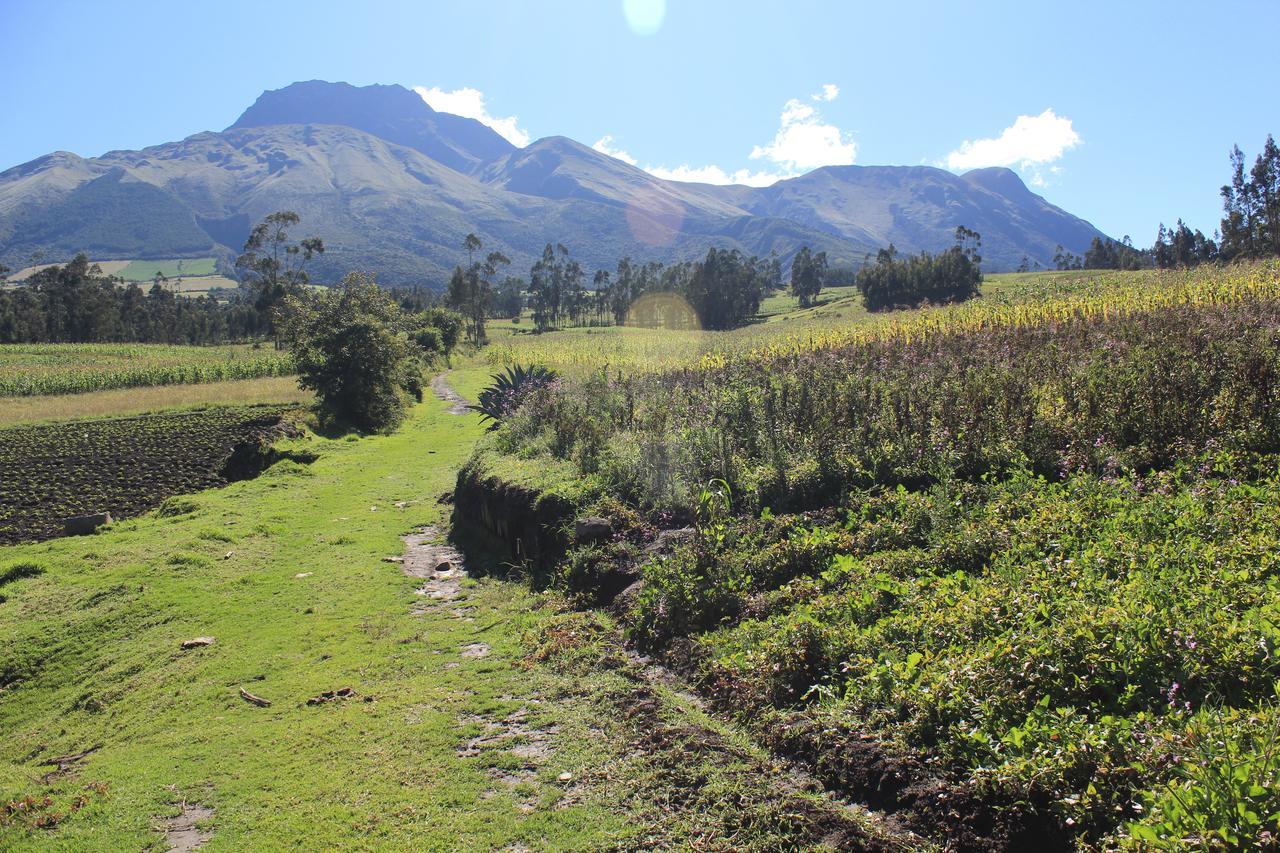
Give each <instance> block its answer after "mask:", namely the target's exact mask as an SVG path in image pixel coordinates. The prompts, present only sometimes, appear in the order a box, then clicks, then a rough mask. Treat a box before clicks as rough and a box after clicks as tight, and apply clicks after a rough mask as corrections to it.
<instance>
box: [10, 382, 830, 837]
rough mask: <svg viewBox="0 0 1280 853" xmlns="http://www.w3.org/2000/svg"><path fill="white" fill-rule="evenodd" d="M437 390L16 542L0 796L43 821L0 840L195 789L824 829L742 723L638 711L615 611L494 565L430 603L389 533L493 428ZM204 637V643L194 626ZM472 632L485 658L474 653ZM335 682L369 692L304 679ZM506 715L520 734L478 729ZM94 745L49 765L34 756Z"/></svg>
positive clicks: (532, 828)
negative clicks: (290, 457)
mask: <svg viewBox="0 0 1280 853" xmlns="http://www.w3.org/2000/svg"><path fill="white" fill-rule="evenodd" d="M453 376H454V378H455V380H457V382H458V384H459V386H460V387H463V388H472V387H475V385H476V384H477V383H479V382H480V381H482V380H483V374H482V373H480V372H479V371H471V372H467V371H466V370H462V371H455V372H454V374H453ZM446 408H447V407H446V405H444V404H442V403H440V402H438V401H436V400H434V399H430V400H428V401H427V402H425V403H423V404H422V405H420V406H418V407H416V408H415V410H414V411H413V414H412V417H411V419H410V420H409V422H408V423H407V424H406V425H405V426H404V427H403V428H402V429H401V430H400V431H399V432H398V433H396V434H394V435H391V436H379V437H367V438H357V437H355V436H347V437H341V438H335V439H324V438H319V437H315V436H308V437H304V438H299V439H296V440H293V441H292V442H289V443H288V444H292V445H293V446H295V447H296V448H297V449H305V450H308V451H311V452H315V453H318V454H319V458H318V460H317V461H315V462H314V463H313V464H312V465H310V466H306V467H304V466H299V465H296V464H293V463H291V462H282V463H279V464H278V465H277V466H275V467H274V468H272V469H271V470H270V471H268V472H267V473H266V474H264V475H263V476H262V477H260V478H259V479H257V480H253V481H246V482H242V483H237V484H234V485H232V486H230V487H227V488H225V489H221V490H216V491H209V492H204V493H200V494H198V495H194V496H191V497H189V498H181V499H177V500H174V501H171V502H170V503H169V504H167V505H166V507H167V509H162V510H161V511H160V512H159V513H157V514H153V515H149V516H144V517H141V518H138V519H135V520H131V521H127V522H122V523H117V524H116V525H113V526H112V527H111V528H108V529H106V530H105V531H103V532H100V533H99V534H97V535H94V536H90V537H82V538H72V539H59V540H53V541H50V542H46V543H42V544H38V545H24V546H13V547H8V548H0V577H4V578H12V580H11V581H10V582H7V583H5V585H4V587H3V595H4V596H5V597H6V599H7V600H4V601H3V602H2V603H0V685H3V688H2V691H0V731H3V732H4V733H5V736H4V738H2V739H0V804H7V803H11V802H16V801H21V800H23V798H27V797H30V798H32V800H31V801H32V802H35V803H36V804H37V809H36V812H35V816H36V817H39V816H40V815H46V816H47V815H50V814H53V815H54V819H52V820H51V823H52V824H53V825H52V826H51V827H47V828H36V827H33V826H32V823H33V821H34V818H33V817H30V816H28V817H23V816H22V815H16V816H15V813H14V812H13V811H12V810H11V809H10V810H9V811H8V812H5V811H4V810H3V809H0V848H3V849H5V850H38V849H49V848H51V847H56V848H57V849H67V850H107V849H163V846H164V844H163V836H162V834H161V833H160V832H158V831H157V829H156V828H157V827H158V826H162V825H163V822H164V820H165V819H166V818H168V817H170V816H173V815H175V814H177V813H178V811H179V809H180V807H181V803H183V802H189V803H198V804H200V805H203V806H207V807H210V808H212V809H214V816H213V818H212V820H211V825H210V827H209V828H210V829H211V830H212V832H213V835H212V838H211V840H210V841H209V843H208V844H207V845H206V848H205V849H208V850H211V851H214V850H242V849H277V848H283V847H290V846H298V845H301V846H304V847H307V848H315V849H323V848H332V847H367V846H370V845H377V846H380V847H386V848H389V849H404V850H408V849H414V850H417V849H431V850H436V849H440V850H444V849H502V848H505V847H509V846H525V847H532V848H535V849H598V848H600V847H605V846H618V847H621V848H623V849H628V848H634V847H637V846H643V845H644V844H646V843H654V844H658V845H659V846H663V845H670V844H676V845H679V844H682V843H688V842H689V841H690V840H691V839H694V838H716V837H719V838H721V839H727V838H730V837H735V838H738V839H740V840H745V841H749V840H750V839H755V842H754V843H756V844H757V846H758V847H760V849H775V848H776V847H778V846H792V847H795V846H812V845H813V844H815V843H817V840H818V838H819V837H820V836H814V835H813V833H814V832H815V831H816V830H814V829H813V828H812V826H809V824H806V823H805V821H804V820H800V819H798V818H794V817H787V815H791V814H792V813H793V812H794V810H795V809H796V808H801V807H803V808H804V809H806V810H810V811H812V810H814V809H819V810H822V809H825V810H827V812H831V809H832V807H831V806H830V804H828V803H826V802H825V801H824V800H822V799H821V798H819V797H817V796H816V795H812V794H806V793H803V792H792V793H787V794H786V795H785V796H780V795H778V794H777V793H776V791H775V789H776V788H777V784H778V783H777V782H776V779H777V778H780V777H779V776H778V774H779V770H778V769H776V768H773V767H770V768H769V769H763V768H764V766H765V765H763V764H762V763H761V762H765V761H767V757H766V756H764V755H763V754H761V753H760V752H759V751H758V750H754V751H752V749H751V748H749V747H748V746H747V745H743V744H737V742H736V741H734V742H733V744H735V745H725V746H719V747H715V748H711V747H705V744H704V745H702V746H699V747H698V748H697V749H694V750H693V751H692V752H691V751H689V750H690V749H692V744H690V743H689V742H688V738H689V737H690V736H691V735H690V734H689V733H690V732H692V733H693V735H696V736H697V737H698V738H699V739H702V738H707V739H710V740H712V741H717V742H719V741H723V742H725V743H726V744H727V743H729V740H730V739H732V738H733V737H734V735H732V733H731V732H728V731H726V730H723V729H717V728H716V727H717V726H720V725H721V724H718V723H715V722H714V721H710V720H704V719H702V718H701V716H700V714H699V712H698V711H697V709H696V708H692V707H690V706H689V703H688V701H687V699H680V698H678V697H672V696H670V695H665V694H669V693H670V691H664V690H659V691H658V693H662V694H664V696H663V697H660V699H661V701H660V708H661V710H660V711H656V712H654V713H656V714H657V715H658V716H657V717H652V716H639V717H634V719H633V716H634V714H635V713H636V709H637V706H636V704H635V702H634V701H633V700H634V698H635V696H636V690H637V687H636V685H637V684H638V683H642V682H643V678H642V676H641V675H640V671H639V669H637V668H636V667H634V666H633V665H632V664H629V663H628V662H627V661H625V660H623V659H622V658H621V657H620V656H619V655H618V646H617V641H616V638H615V637H613V635H612V634H611V633H610V630H611V629H610V626H609V623H608V620H607V619H605V620H602V619H599V618H596V619H594V620H593V621H592V622H591V625H589V626H588V625H582V624H578V623H577V622H575V621H574V620H575V618H576V617H572V616H560V615H559V613H560V611H559V608H558V606H556V604H555V599H553V598H547V597H543V596H536V595H534V594H533V593H531V592H529V591H528V590H527V588H526V587H524V586H523V585H522V584H519V583H510V582H505V581H502V580H497V579H485V580H475V581H466V582H465V584H464V589H463V594H464V598H463V599H460V600H458V601H457V602H452V603H448V604H445V605H442V606H438V607H435V608H427V609H426V612H424V613H421V614H415V613H414V611H415V609H419V608H421V607H422V605H423V604H424V601H425V599H424V598H422V597H420V596H418V595H415V593H414V590H415V588H416V587H417V586H418V585H419V584H420V583H421V582H420V581H415V580H413V579H410V578H406V577H404V576H403V575H402V573H401V571H400V568H399V566H398V565H396V564H394V563H388V562H384V561H383V559H382V558H383V557H385V556H387V555H395V554H399V553H400V552H401V551H402V544H401V541H400V537H401V535H402V534H404V533H406V532H408V531H410V530H412V529H414V528H415V527H418V526H420V525H425V524H441V523H443V522H444V521H445V518H446V517H445V513H446V512H447V508H445V507H442V506H441V505H440V504H438V503H436V497H437V496H438V495H440V494H441V493H442V492H445V491H447V490H448V489H449V488H450V487H451V486H452V484H453V482H454V477H455V474H456V471H457V468H458V467H459V466H460V465H461V463H462V462H463V461H464V460H465V459H466V457H467V455H468V454H469V453H470V450H471V447H472V445H473V443H474V442H475V441H476V439H477V438H478V437H479V436H480V435H481V433H482V431H483V428H482V426H481V424H480V422H479V418H478V416H476V415H464V416H455V415H450V414H447V413H446ZM396 502H408V503H407V504H406V505H405V506H403V507H401V508H397V507H396V506H395V504H396ZM299 574H307V576H306V577H297V575H299ZM455 611H456V612H455ZM566 619H568V620H569V621H568V622H566V621H565V620H566ZM588 628H590V629H591V630H587V629H588ZM196 636H212V637H214V638H216V640H215V642H214V644H213V645H212V646H209V647H206V648H201V649H194V650H188V651H183V650H181V649H180V648H179V644H180V643H181V642H182V641H183V640H187V639H190V638H193V637H196ZM476 642H484V643H487V644H488V645H489V646H490V648H491V652H490V654H489V655H488V656H487V657H482V658H478V659H477V658H470V657H466V656H464V655H463V654H462V649H463V648H464V647H466V646H467V645H469V644H472V643H476ZM530 649H534V650H535V651H536V660H538V661H541V662H540V663H531V662H529V661H528V660H526V653H528V652H529V651H530ZM605 657H609V658H610V660H611V661H612V662H611V663H610V664H609V665H607V666H601V665H600V664H599V661H600V660H602V659H604V658H605ZM241 687H244V688H246V689H247V690H249V691H250V692H252V693H254V694H256V695H258V696H262V697H266V698H268V699H270V700H271V701H272V702H273V704H272V706H271V707H269V708H260V707H257V706H254V705H251V704H249V703H247V702H245V701H243V700H242V699H241V698H240V697H239V695H238V690H239V689H240V688H241ZM341 687H351V688H353V689H354V690H355V691H357V692H358V693H359V694H360V697H359V698H357V699H354V700H349V701H346V702H340V703H331V704H325V705H320V706H308V705H307V704H305V702H306V699H307V698H309V697H313V696H316V695H318V694H320V693H321V692H323V691H326V690H333V689H336V688H341ZM365 698H367V699H368V700H369V701H364V699H365ZM521 714H523V715H524V716H523V718H522V719H521V718H520V715H521ZM513 715H515V716H514V717H513ZM512 719H516V720H517V721H518V723H519V728H518V729H512V728H511V726H510V721H511V720H512ZM664 721H665V722H664ZM691 726H694V728H691ZM664 727H665V728H664ZM667 730H670V732H672V733H673V734H672V737H671V739H670V745H669V746H665V747H664V746H661V745H657V746H655V745H654V743H653V742H652V738H653V736H654V732H655V731H658V732H662V731H667ZM494 732H498V733H499V734H507V735H513V736H512V737H510V738H508V739H507V740H505V741H502V742H501V743H493V742H485V741H482V742H480V743H479V744H478V746H476V749H475V751H474V754H473V753H470V752H466V751H465V750H466V748H467V746H468V745H469V744H471V742H472V741H474V740H475V739H477V738H482V737H484V736H486V735H492V734H494ZM677 735H678V736H677ZM539 743H542V744H543V745H544V747H545V749H546V752H545V754H543V755H541V756H540V757H534V758H526V757H521V756H520V755H519V754H518V753H517V752H513V751H512V750H511V749H510V748H509V747H512V746H517V747H518V746H521V745H524V746H525V747H526V748H539V747H538V744H539ZM99 746H100V747H101V748H100V749H98V750H97V751H96V752H94V753H93V754H92V755H90V756H89V757H88V758H87V759H86V760H85V761H84V762H83V763H82V764H80V765H79V766H78V767H76V768H75V769H74V770H73V771H72V772H71V773H69V774H67V775H65V776H63V777H61V778H55V779H52V780H50V781H49V782H48V783H47V784H46V783H45V782H43V781H41V778H42V776H43V774H45V773H46V772H47V771H48V770H50V768H49V767H45V766H42V765H41V762H42V761H45V760H48V759H50V758H51V757H55V756H59V755H65V754H70V753H76V752H80V751H83V750H86V749H89V748H93V747H99ZM562 773H569V774H571V775H572V779H571V780H570V781H569V782H565V781H561V780H560V778H559V777H560V774H562ZM504 775H505V776H507V777H508V779H507V781H503V779H502V778H500V777H502V776H504ZM690 790H693V791H695V792H696V791H704V792H706V793H703V794H696V795H695V796H693V797H690V796H689V791H690ZM45 797H48V798H50V804H49V806H48V807H47V808H40V807H39V803H41V802H43V798H45ZM681 803H684V805H681ZM732 804H737V805H732ZM766 818H767V819H766ZM744 821H747V822H751V828H749V829H747V830H743V829H741V828H740V827H739V824H740V823H742V822H744ZM806 826H809V829H807V830H806V829H804V828H805V827H806ZM801 830H804V831H805V832H808V833H809V834H808V835H803V834H801V835H797V833H798V832H801ZM805 838H808V839H809V841H808V842H803V841H802V839H805ZM745 841H744V843H745Z"/></svg>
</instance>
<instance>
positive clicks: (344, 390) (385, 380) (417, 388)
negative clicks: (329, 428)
mask: <svg viewBox="0 0 1280 853" xmlns="http://www.w3.org/2000/svg"><path fill="white" fill-rule="evenodd" d="M411 324H412V319H411V318H410V317H409V315H406V314H404V313H403V312H402V311H401V310H400V307H399V306H398V305H397V304H396V303H395V301H394V300H393V299H392V298H391V297H390V296H389V295H388V294H387V293H386V292H385V291H383V290H382V289H381V288H379V287H378V286H377V284H375V283H374V281H373V279H372V277H370V276H366V275H363V274H361V273H352V274H351V275H348V276H347V277H346V278H345V279H343V281H342V284H340V285H339V286H337V287H335V288H332V289H330V290H328V291H325V292H323V293H320V294H318V295H304V296H300V297H290V298H289V300H288V301H287V302H286V311H285V322H284V331H285V338H286V340H288V341H289V348H290V351H291V352H292V353H293V357H294V361H295V363H296V364H297V368H298V382H299V384H301V385H302V387H304V388H310V389H312V390H313V391H315V392H316V395H317V396H318V397H319V404H318V405H319V410H320V415H321V420H322V421H324V422H326V423H333V424H346V425H350V426H353V427H356V428H358V429H362V430H368V431H372V432H389V431H391V430H393V429H395V427H396V426H398V425H399V423H400V421H401V420H403V419H404V414H405V409H406V404H407V402H408V399H409V398H410V397H418V398H419V399H420V398H421V393H422V365H421V362H420V361H419V359H418V358H417V357H416V356H415V354H414V352H413V350H412V348H411V347H410V346H409V342H408V335H407V333H406V332H405V331H402V329H405V328H407V327H409V326H410V325H411Z"/></svg>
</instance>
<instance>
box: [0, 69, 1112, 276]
mask: <svg viewBox="0 0 1280 853" xmlns="http://www.w3.org/2000/svg"><path fill="white" fill-rule="evenodd" d="M281 209H292V210H295V211H297V212H298V213H299V214H301V216H302V218H303V221H304V223H305V229H306V231H307V232H308V233H315V234H318V235H320V236H322V237H323V238H324V239H325V242H326V245H327V246H328V247H329V251H328V252H327V253H326V255H325V256H324V258H323V259H321V261H320V263H319V264H318V265H317V267H316V269H315V271H316V273H317V275H318V276H319V277H320V278H321V279H335V278H337V277H339V276H340V275H342V274H343V273H345V272H346V271H348V270H351V269H356V268H362V269H372V270H375V271H377V272H378V274H379V276H380V279H381V280H382V281H383V282H384V283H413V282H427V283H436V284H438V283H440V282H441V281H442V280H443V279H444V278H445V277H446V276H447V274H448V271H449V270H450V269H452V267H453V266H454V264H456V263H457V262H458V259H459V255H460V250H459V248H458V246H459V245H460V243H461V240H462V237H463V236H465V235H466V234H467V233H470V232H473V231H474V232H476V233H477V234H479V235H480V237H481V238H482V239H483V240H484V242H485V244H486V246H488V247H490V248H494V249H499V250H501V251H503V252H504V253H505V254H506V255H507V256H508V257H510V258H511V260H512V262H513V266H514V268H515V269H516V270H517V271H523V270H524V269H527V267H528V265H529V264H530V263H531V262H532V260H533V259H534V257H535V256H536V255H537V254H538V253H539V252H540V251H541V249H542V247H543V246H544V245H545V244H546V243H548V242H564V243H566V244H568V245H569V247H570V248H571V249H572V250H573V251H574V253H575V255H576V256H577V257H578V258H579V259H580V260H581V261H583V263H584V264H585V265H586V266H587V267H588V268H595V267H600V266H609V267H611V266H612V265H613V264H614V263H615V262H616V260H617V259H618V258H620V257H622V256H624V255H631V256H632V257H633V258H637V259H657V260H674V259H687V258H691V257H694V256H697V255H701V254H703V253H705V252H706V250H707V249H708V248H710V247H712V246H718V247H728V248H738V249H741V250H742V251H744V252H746V253H748V254H760V255H765V254H768V253H769V252H771V251H777V252H778V253H779V254H781V255H783V256H784V258H785V257H787V256H789V255H790V254H791V253H792V252H794V251H795V250H796V249H797V248H799V247H800V246H801V245H805V244H807V245H809V246H812V247H814V248H816V249H820V250H825V251H827V252H828V254H829V255H830V257H831V258H832V260H833V261H834V262H836V263H839V264H856V263H858V262H860V261H861V259H862V258H863V257H864V256H865V254H866V253H868V252H873V251H875V250H876V249H878V248H880V247H881V246H884V245H887V244H888V243H889V242H891V241H892V242H893V243H895V244H896V245H897V246H898V248H899V249H902V250H904V251H918V250H921V249H930V250H938V249H942V248H945V247H946V246H948V245H950V244H951V241H952V234H953V232H954V230H955V227H956V225H959V224H965V225H967V226H968V227H972V228H976V229H977V230H978V231H980V232H982V234H983V236H984V238H985V257H986V259H987V266H988V268H989V269H992V270H1000V269H1012V268H1013V267H1015V266H1016V265H1017V264H1018V263H1019V262H1020V260H1021V259H1022V257H1023V255H1027V256H1028V257H1030V258H1031V259H1032V260H1034V261H1039V262H1040V263H1041V264H1044V265H1048V264H1049V263H1050V260H1051V258H1052V256H1053V253H1054V248H1055V246H1056V245H1057V244H1058V243H1061V244H1062V245H1064V246H1065V247H1066V248H1068V249H1070V250H1072V251H1075V252H1082V251H1083V250H1084V249H1085V247H1086V246H1087V245H1088V243H1089V241H1090V240H1091V239H1092V238H1093V237H1094V236H1096V235H1098V234H1099V232H1098V231H1097V230H1096V229H1094V228H1093V227H1092V226H1091V225H1089V224H1088V223H1087V222H1084V221H1083V220H1080V219H1078V218H1076V217H1074V216H1071V215H1070V214H1068V213H1066V212H1065V211H1063V210H1061V209H1059V208H1057V207H1054V206H1053V205H1051V204H1049V203H1048V202H1046V201H1045V200H1044V199H1042V198H1040V197H1039V196H1036V195H1035V194H1033V193H1031V192H1030V191H1029V190H1028V189H1027V188H1026V187H1025V185H1023V183H1022V181H1021V180H1020V179H1019V178H1018V177H1017V175H1015V174H1014V173H1012V172H1010V171H1008V170H1003V169H993V170H980V171H978V172H972V173H969V174H967V175H964V176H957V175H954V174H952V173H950V172H945V171H942V170H940V169H933V168H928V167H859V166H849V167H827V168H823V169H818V170H815V171H814V172H811V173H809V174H807V175H803V176H801V177H798V178H794V179H791V180H786V181H780V182H779V183H777V184H775V185H773V186H771V187H766V188H749V187H740V186H734V187H721V186H710V185H704V184H692V183H682V182H675V181H664V180H661V179H659V178H656V177H654V176H652V175H650V174H648V173H647V172H644V171H643V170H641V169H638V168H635V167H634V166H630V165H628V164H626V163H623V162H621V161H619V160H615V159H613V158H611V157H608V156H607V155H604V154H601V153H600V152H598V151H595V150H593V149H590V148H588V147H586V146H584V145H581V144H580V143H577V142H574V141H573V140H570V139H567V138H565V137H548V138H546V139H541V140H538V141H536V142H533V143H531V144H530V145H529V146H527V147H525V148H522V149H516V148H514V147H513V146H511V145H510V144H509V143H508V142H506V140H504V139H503V138H502V137H500V136H498V135H497V134H496V133H495V132H493V131H492V130H490V129H489V128H488V127H486V126H484V125H482V124H480V123H479V122H476V121H474V120H472V119H466V118H462V117H459V116H453V115H449V114H447V113H441V112H438V111H435V110H433V109H431V108H430V107H429V106H427V104H426V103H424V102H423V101H422V99H421V98H420V97H418V96H417V95H416V94H414V93H413V92H411V91H409V90H408V89H405V88H403V87H400V86H366V87H361V88H357V87H354V86H350V85H348V84H345V83H337V84H335V83H325V82H321V81H310V82H307V83H296V84H293V85H292V86H288V87H285V88H284V89H280V90H275V91H270V92H266V93H264V94H263V95H262V96H261V97H260V98H258V100H257V101H256V102H255V103H254V104H253V105H252V106H251V107H249V109H247V110H246V111H245V112H244V114H243V115H241V116H240V118H239V119H238V120H237V121H236V122H234V123H233V124H232V125H231V126H230V127H229V128H227V129H226V130H225V131H222V132H205V133H198V134H195V135H193V136H190V137H188V138H186V139H183V140H181V141H178V142H171V143H166V144H162V145H157V146H153V147H150V148H145V149H143V150H141V151H112V152H108V153H107V154H104V155H102V156H101V157H96V158H82V157H79V156H77V155H75V154H71V153H68V152H56V153H54V154H50V155H46V156H45V157H41V158H38V159H36V160H33V161H31V162H29V163H26V164H23V165H20V166H17V167H14V168H11V169H9V170H7V171H5V172H2V173H0V262H3V263H6V264H8V265H9V266H12V267H21V266H26V265H27V263H28V262H29V260H30V258H31V256H32V255H33V254H35V253H43V255H44V257H45V259H66V258H69V257H70V256H71V255H72V254H74V253H75V252H77V251H87V252H90V253H91V254H92V255H93V256H94V257H97V258H102V259H113V258H137V257H144V258H145V257H183V256H187V257H194V256H200V255H209V254H214V255H217V256H218V257H220V258H221V259H222V261H223V262H224V263H226V262H228V261H230V259H231V258H233V257H234V255H235V253H236V251H237V250H238V248H239V247H240V245H241V243H242V242H243V240H244V237H245V236H246V235H247V233H248V230H249V228H250V227H251V225H252V223H253V222H256V221H257V220H259V219H260V218H261V217H263V216H265V215H266V214H268V213H271V212H273V211H275V210H281Z"/></svg>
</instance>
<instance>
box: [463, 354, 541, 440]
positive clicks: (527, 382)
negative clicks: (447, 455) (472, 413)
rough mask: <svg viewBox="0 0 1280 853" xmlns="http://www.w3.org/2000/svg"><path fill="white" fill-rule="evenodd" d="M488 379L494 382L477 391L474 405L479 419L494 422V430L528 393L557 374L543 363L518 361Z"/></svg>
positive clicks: (518, 406) (492, 427)
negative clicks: (520, 362) (479, 415)
mask: <svg viewBox="0 0 1280 853" xmlns="http://www.w3.org/2000/svg"><path fill="white" fill-rule="evenodd" d="M491 378H492V379H493V384H492V385H490V386H489V387H488V388H485V389H484V390H483V391H481V392H480V395H479V398H478V400H477V401H476V406H475V407H474V408H475V409H476V410H477V411H479V412H480V414H481V420H487V421H493V424H492V426H491V427H490V429H496V428H497V426H498V425H499V423H500V422H501V421H502V420H504V419H505V418H507V417H508V416H510V415H511V413H512V412H514V411H515V410H516V409H518V408H520V404H521V403H523V402H524V401H525V399H526V398H528V396H529V395H530V394H532V393H533V392H534V391H536V390H538V389H539V388H545V387H547V386H548V385H550V384H551V383H553V382H555V381H556V379H558V378H559V375H558V374H557V373H556V372H555V371H554V370H551V369H550V368H547V367H543V366H542V365H538V364H531V365H528V366H525V365H521V364H517V365H515V366H514V367H508V368H507V369H506V370H504V371H503V372H502V373H496V374H494V375H493V376H492V377H491Z"/></svg>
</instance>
